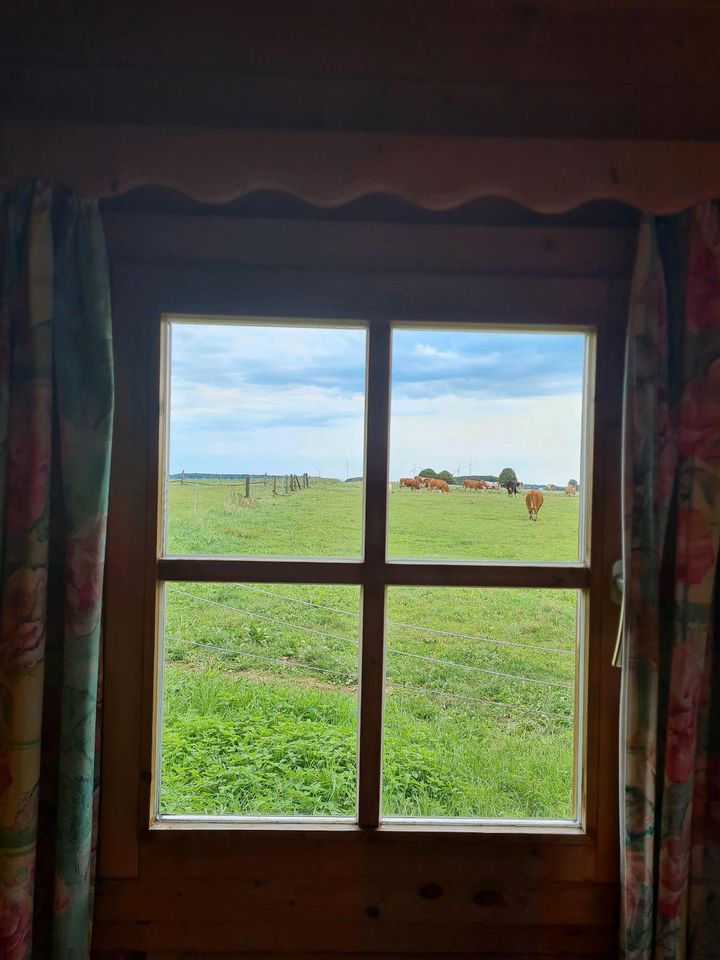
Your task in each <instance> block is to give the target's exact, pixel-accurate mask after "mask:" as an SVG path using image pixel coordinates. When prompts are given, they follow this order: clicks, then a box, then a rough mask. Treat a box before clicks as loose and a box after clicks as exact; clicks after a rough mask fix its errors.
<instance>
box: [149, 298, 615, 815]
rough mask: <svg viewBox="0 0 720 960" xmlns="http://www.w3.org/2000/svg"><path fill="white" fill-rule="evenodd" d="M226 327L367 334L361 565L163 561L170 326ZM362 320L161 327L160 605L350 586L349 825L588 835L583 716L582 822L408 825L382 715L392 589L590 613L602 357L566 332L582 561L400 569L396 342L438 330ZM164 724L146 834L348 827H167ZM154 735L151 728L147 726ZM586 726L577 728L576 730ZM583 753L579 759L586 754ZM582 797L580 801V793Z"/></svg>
mask: <svg viewBox="0 0 720 960" xmlns="http://www.w3.org/2000/svg"><path fill="white" fill-rule="evenodd" d="M193 320H194V321H195V322H196V323H198V324H201V323H215V324H227V325H231V324H233V323H239V324H243V323H245V324H249V323H265V324H267V325H268V326H274V325H286V324H292V323H293V322H296V323H297V325H298V326H299V327H307V326H314V327H316V328H322V327H323V326H326V327H335V326H341V327H342V326H344V327H345V329H363V330H364V331H366V334H367V350H366V359H367V369H366V377H365V423H364V427H365V430H364V435H365V441H364V451H365V464H364V470H363V476H364V483H363V523H362V548H361V555H360V558H359V559H357V560H352V559H334V558H333V559H322V558H312V559H307V558H302V557H286V558H266V557H262V556H259V557H245V556H243V557H229V556H222V557H210V556H178V555H175V554H169V553H166V552H164V551H163V550H162V544H163V541H164V539H165V533H164V530H165V526H166V523H167V516H166V511H165V509H164V501H165V496H166V489H165V480H164V478H165V476H166V474H167V464H166V456H167V447H168V440H169V431H170V424H169V417H168V416H167V415H166V414H167V411H166V410H165V406H166V399H167V396H168V395H169V394H168V380H169V362H170V349H169V343H170V331H169V326H170V324H171V323H172V322H175V321H179V322H192V321H193ZM358 323H359V321H358V319H357V318H352V319H351V318H344V319H343V320H339V319H338V318H337V317H333V318H328V319H325V320H324V321H320V320H318V319H317V318H316V317H312V318H309V317H301V316H300V317H293V318H276V317H267V318H255V317H253V318H250V317H243V316H236V317H218V316H212V315H210V316H187V315H177V314H172V315H170V314H164V315H163V316H162V317H161V319H160V324H161V332H160V342H161V346H160V358H159V360H160V362H159V374H156V377H155V380H156V382H157V383H158V387H159V398H158V399H159V405H158V409H159V410H160V415H159V417H158V456H157V466H156V465H154V464H153V468H154V470H155V472H156V473H157V476H158V484H157V486H158V490H157V498H156V504H157V507H156V513H155V515H154V516H153V515H152V513H151V515H150V517H149V520H150V523H151V524H152V525H153V526H155V528H156V530H157V534H156V543H157V545H158V546H157V548H156V549H157V551H158V554H157V557H156V562H157V579H156V585H155V591H156V593H157V601H156V605H157V606H158V607H159V606H161V604H162V599H161V595H160V594H161V591H162V586H163V585H164V584H165V583H168V582H169V583H172V582H179V583H197V582H206V583H273V584H287V583H299V584H322V585H338V584H347V585H350V586H357V587H359V589H360V597H361V616H360V657H359V674H360V675H359V684H358V700H359V718H358V732H359V736H358V754H357V798H356V799H357V806H356V816H355V817H352V818H351V819H352V820H353V821H354V822H355V823H356V824H357V826H358V827H359V828H360V829H363V830H375V829H378V828H379V827H380V826H381V823H382V825H383V826H386V827H393V826H396V825H399V824H404V825H406V826H426V825H429V824H433V825H434V826H435V827H436V828H437V829H446V828H454V827H457V826H460V825H461V824H462V826H466V827H469V828H472V827H478V828H480V827H481V826H483V825H492V826H497V827H505V829H507V830H515V829H524V828H525V827H535V826H540V825H542V826H543V827H544V829H545V830H547V831H553V830H576V831H579V832H583V831H584V829H585V821H586V810H585V800H586V796H585V792H586V791H585V779H584V777H582V779H581V781H580V783H579V784H578V781H577V777H578V774H582V772H583V767H584V763H582V762H581V761H584V757H585V751H584V746H585V739H586V737H585V730H584V724H583V713H584V710H578V711H576V714H575V726H574V737H573V742H574V748H573V761H574V762H573V773H574V778H573V788H572V792H573V807H574V812H575V816H574V817H573V820H572V822H571V821H566V820H556V821H555V820H542V819H541V818H538V819H537V820H536V821H531V820H527V819H522V820H520V819H502V820H500V819H497V818H495V819H492V820H490V819H483V818H477V817H452V818H440V817H422V818H418V817H403V816H391V817H390V816H386V817H382V816H381V809H380V808H381V798H382V753H383V708H384V685H385V679H384V678H385V661H386V651H385V615H386V600H387V598H386V591H387V588H388V587H392V586H404V587H419V586H424V587H500V588H501V587H514V588H516V589H518V588H519V589H522V588H528V589H537V588H542V587H545V588H555V589H565V590H575V591H578V592H579V593H582V595H583V597H584V603H583V605H582V610H583V612H584V610H585V609H587V607H588V602H589V586H590V581H591V571H592V567H591V557H592V536H588V535H589V534H590V535H591V533H592V530H591V526H592V523H591V510H590V501H591V498H592V489H593V477H592V472H591V471H590V470H588V466H590V465H592V432H593V425H591V424H590V423H588V421H589V420H590V417H589V416H588V414H589V407H590V406H591V405H592V403H593V396H594V392H595V391H594V383H595V367H596V350H595V336H596V334H595V330H594V328H588V327H578V326H569V327H564V328H553V329H555V330H557V329H563V330H564V331H565V332H568V333H569V332H572V333H581V334H584V335H585V336H586V337H587V340H586V346H585V351H584V378H583V380H584V383H583V387H584V390H583V410H582V426H581V430H582V434H583V436H582V459H583V461H584V462H583V464H582V467H581V471H580V472H581V474H582V476H583V477H584V478H586V479H584V480H583V488H582V490H581V503H580V505H581V510H582V514H581V526H580V528H579V536H578V552H580V551H581V550H582V553H583V554H584V556H583V557H582V558H581V559H577V560H575V561H559V562H558V561H555V562H548V563H543V562H533V561H530V562H527V563H523V562H518V561H506V562H503V561H480V560H478V561H452V560H445V561H431V560H423V559H421V558H417V559H412V560H400V559H392V558H390V557H389V556H388V548H387V544H388V536H387V508H388V497H387V485H388V477H389V464H388V458H389V452H390V401H391V396H390V392H391V387H390V381H391V369H392V337H393V333H394V332H395V331H396V330H403V329H422V328H428V329H434V330H436V329H439V328H438V325H437V323H436V322H434V321H426V322H419V321H414V322H410V323H407V324H406V323H403V322H398V321H392V320H390V319H388V318H385V317H382V318H379V317H378V318H374V319H373V320H370V321H368V322H367V324H362V326H358ZM445 328H446V329H449V328H452V329H455V330H457V329H471V330H475V331H478V330H483V329H484V330H491V331H493V332H500V331H503V332H517V333H520V332H532V331H533V330H537V329H540V330H541V331H542V332H548V327H547V325H545V324H523V325H515V326H513V327H509V326H507V325H503V326H502V327H498V326H497V325H490V324H487V323H485V324H483V323H482V321H481V320H477V319H475V320H467V321H464V322H459V321H456V322H455V323H453V324H446V325H445ZM161 618H162V613H161V611H160V610H159V609H158V613H157V616H156V620H155V624H154V628H153V636H154V637H155V638H156V640H155V650H156V657H155V663H154V671H153V676H154V677H155V684H156V687H157V686H158V685H159V684H158V680H159V679H160V678H161V676H162V664H161V662H160V659H159V658H160V656H161V653H162V651H161V649H160V644H159V642H158V639H157V638H158V635H159V630H160V622H161ZM583 619H584V618H581V617H580V616H579V617H578V622H577V629H578V631H580V632H581V633H582V634H583V636H582V643H581V654H582V656H581V658H579V662H578V664H577V668H576V676H575V689H576V691H577V690H578V689H579V690H580V692H581V695H580V698H579V700H580V703H581V705H582V706H583V707H584V701H585V696H584V694H585V680H586V678H585V671H584V669H583V660H584V653H585V650H586V649H587V639H588V638H587V629H586V628H585V626H584V623H583V622H582V621H583ZM161 713H162V709H161V707H159V706H158V703H157V693H156V697H155V705H154V714H153V728H154V729H155V731H156V735H155V737H154V739H153V767H152V770H153V772H152V775H151V780H152V781H153V783H154V789H153V790H152V791H151V800H150V811H149V824H150V826H155V827H161V826H166V825H168V824H169V823H171V822H182V821H187V822H189V823H194V824H196V825H197V824H198V823H202V822H204V821H205V820H206V819H215V820H217V821H218V822H219V823H223V824H227V825H228V826H234V825H238V826H245V825H247V824H248V823H255V822H257V824H258V826H261V825H265V826H267V827H270V826H271V825H282V826H293V825H296V824H303V823H307V822H311V823H320V822H323V823H325V825H326V826H328V828H332V827H333V826H335V825H336V824H339V823H342V822H343V821H346V820H347V819H348V817H307V816H291V815H278V816H263V817H261V816H243V817H240V816H236V817H229V816H224V817H215V818H212V817H211V816H209V815H203V816H197V817H193V816H189V815H181V814H178V815H175V816H172V815H170V816H168V815H166V816H163V817H161V816H160V813H159V809H158V788H159V769H160V760H159V757H158V755H157V753H158V749H157V748H158V745H159V744H160V743H161V736H160V726H161V717H160V714H161ZM146 723H147V718H146ZM578 724H579V725H580V728H579V729H578ZM580 743H582V747H580V746H579V744H580ZM578 786H579V789H578Z"/></svg>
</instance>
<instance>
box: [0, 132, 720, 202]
mask: <svg viewBox="0 0 720 960" xmlns="http://www.w3.org/2000/svg"><path fill="white" fill-rule="evenodd" d="M209 157H212V162H209V160H208V158H209ZM17 177H34V178H41V179H53V180H58V181H60V182H62V183H65V184H67V185H68V186H70V187H72V188H74V189H75V190H76V191H78V192H80V193H82V194H86V195H90V196H95V197H112V196H117V195H119V194H122V193H125V192H127V191H130V190H133V189H135V188H138V187H143V186H163V187H167V188H170V189H173V190H177V191H179V192H180V193H183V194H186V195H188V196H190V197H194V198H195V199H198V200H202V201H203V202H207V203H222V202H227V201H229V200H232V199H234V198H237V197H241V196H245V195H247V194H251V193H253V192H256V191H262V190H275V191H281V192H285V193H289V194H291V195H293V196H296V197H299V198H301V199H303V200H305V201H307V202H308V203H312V204H316V205H318V206H321V207H322V206H331V207H332V206H340V205H342V204H345V203H348V202H350V201H351V200H354V199H356V198H357V197H362V196H366V195H368V194H376V193H380V194H391V195H395V196H399V197H402V198H404V199H405V200H408V201H409V202H411V203H415V204H417V205H419V206H421V207H424V208H427V209H429V210H446V209H449V208H452V207H455V206H459V205H461V204H464V203H467V202H469V201H471V200H473V199H475V198H477V197H504V198H507V199H510V200H514V201H517V202H518V203H521V204H524V205H525V206H527V207H529V208H531V209H532V210H537V211H541V212H544V213H559V212H561V211H566V210H570V209H572V208H573V207H577V206H579V205H581V204H584V203H587V202H589V201H591V200H596V199H608V200H620V201H623V202H626V203H629V204H631V205H633V206H634V207H637V208H638V209H640V210H645V211H648V212H651V213H673V212H677V211H680V210H683V209H685V208H686V207H689V206H691V205H693V204H694V203H698V202H700V201H701V200H705V199H710V198H713V197H715V196H717V195H719V194H720V144H718V143H717V142H716V141H707V142H700V141H698V140H683V141H661V140H637V139H635V140H620V139H614V140H610V139H598V140H589V139H586V138H575V139H568V138H562V139H560V138H557V139H550V138H542V139H540V138H537V139H521V138H504V139H503V138H497V137H496V138H482V137H438V136H419V135H417V136H412V135H405V134H381V133H356V132H326V131H320V132H317V131H311V132H308V131H296V132H295V131H286V130H280V131H275V130H260V131H258V130H240V129H237V128H233V129H221V128H210V127H199V126H198V127H188V126H177V127H171V126H139V125H130V124H125V125H123V124H111V123H104V124H87V123H63V122H54V121H33V120H28V119H21V120H13V119H5V120H3V121H2V122H1V123H0V179H14V178H17Z"/></svg>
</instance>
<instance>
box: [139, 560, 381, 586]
mask: <svg viewBox="0 0 720 960" xmlns="http://www.w3.org/2000/svg"><path fill="white" fill-rule="evenodd" d="M157 571H158V579H160V580H180V581H182V580H187V581H191V582H195V583H351V584H352V583H354V584H360V583H362V582H363V579H364V573H365V565H364V564H363V563H362V562H361V561H359V560H357V561H354V560H300V559H298V560H295V559H288V560H266V559H263V558H258V559H252V560H248V559H231V558H225V557H166V558H162V559H160V560H158V562H157Z"/></svg>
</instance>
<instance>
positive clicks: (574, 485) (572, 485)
mask: <svg viewBox="0 0 720 960" xmlns="http://www.w3.org/2000/svg"><path fill="white" fill-rule="evenodd" d="M568 486H569V487H579V486H580V484H579V483H578V482H577V480H568Z"/></svg>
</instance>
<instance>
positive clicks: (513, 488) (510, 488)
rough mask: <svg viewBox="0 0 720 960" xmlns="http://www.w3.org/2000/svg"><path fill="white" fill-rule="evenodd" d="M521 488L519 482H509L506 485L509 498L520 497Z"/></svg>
mask: <svg viewBox="0 0 720 960" xmlns="http://www.w3.org/2000/svg"><path fill="white" fill-rule="evenodd" d="M519 488H520V484H519V483H518V482H517V480H508V482H507V483H506V484H505V489H506V490H507V492H508V496H509V497H516V496H517V495H518V490H519Z"/></svg>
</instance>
